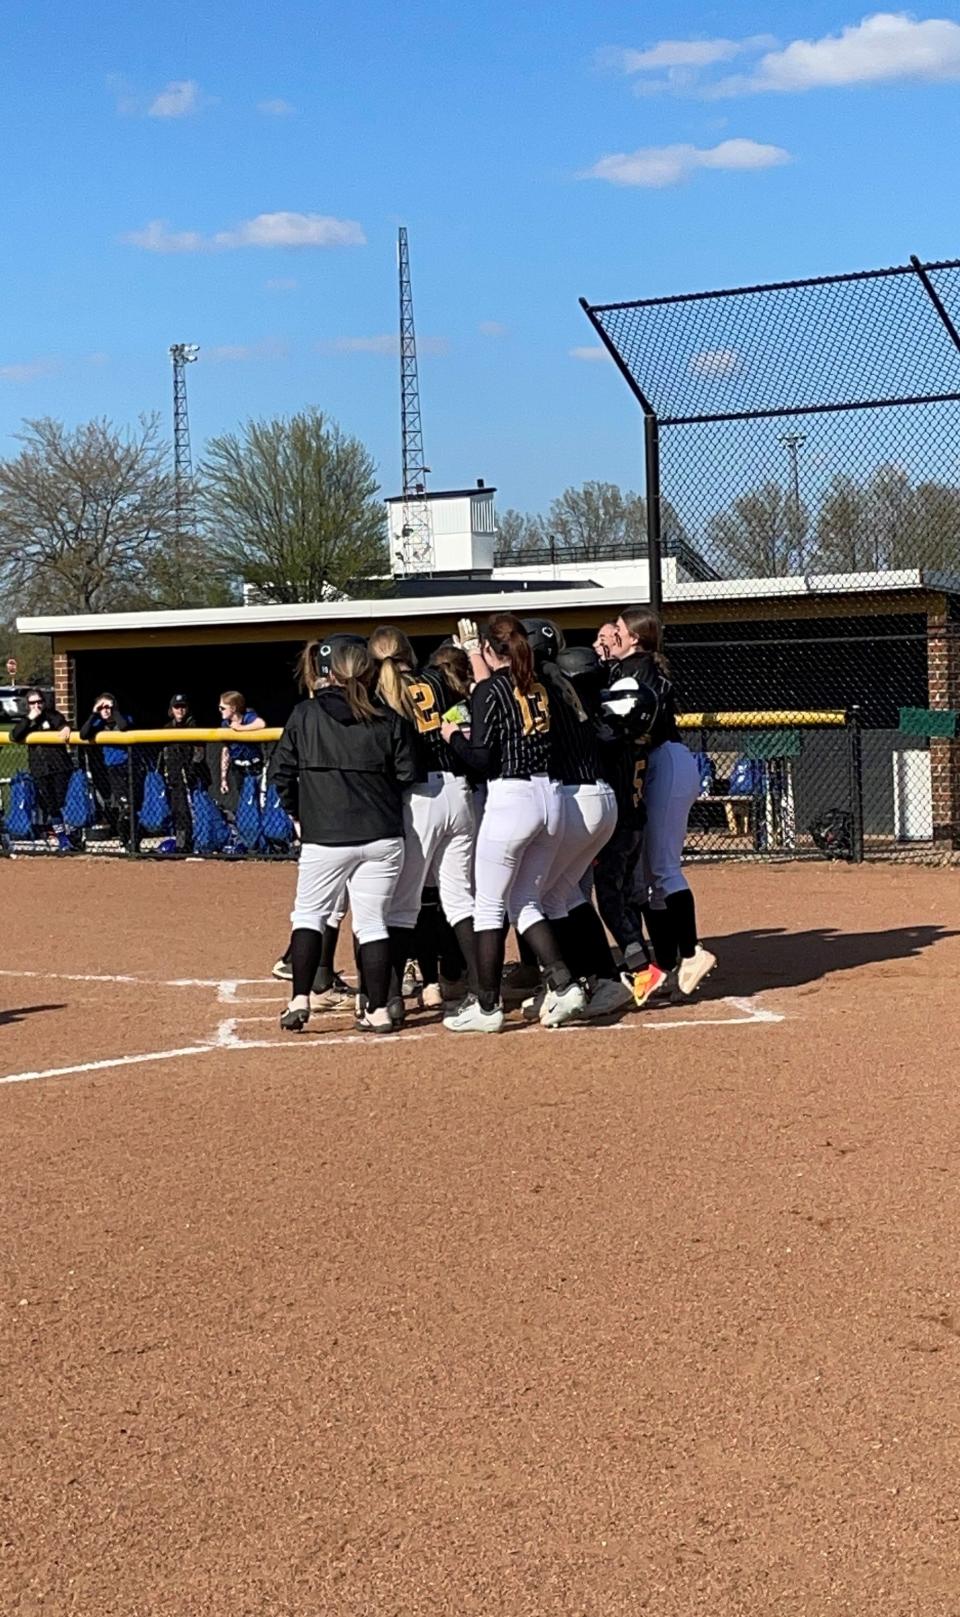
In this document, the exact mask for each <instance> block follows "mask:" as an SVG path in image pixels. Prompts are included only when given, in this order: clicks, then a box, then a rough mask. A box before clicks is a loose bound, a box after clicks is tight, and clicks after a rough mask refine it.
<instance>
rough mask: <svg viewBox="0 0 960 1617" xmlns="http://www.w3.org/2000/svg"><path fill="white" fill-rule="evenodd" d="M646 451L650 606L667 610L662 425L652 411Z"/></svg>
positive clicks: (645, 423)
mask: <svg viewBox="0 0 960 1617" xmlns="http://www.w3.org/2000/svg"><path fill="white" fill-rule="evenodd" d="M643 448H644V460H645V463H646V482H647V572H648V578H649V583H648V594H649V596H650V606H651V608H652V610H653V611H654V612H656V614H657V616H658V617H659V616H660V615H661V613H662V611H663V555H662V545H661V540H662V532H663V525H662V514H661V509H660V423H659V422H658V420H657V418H656V416H655V415H654V414H653V412H652V411H647V412H646V414H645V415H644V418H643Z"/></svg>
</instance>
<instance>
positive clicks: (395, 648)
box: [367, 623, 417, 724]
mask: <svg viewBox="0 0 960 1617" xmlns="http://www.w3.org/2000/svg"><path fill="white" fill-rule="evenodd" d="M367 644H368V647H369V650H370V656H371V657H372V658H373V660H374V663H375V664H376V665H377V666H378V669H379V671H378V673H377V695H378V696H379V697H380V699H381V700H382V701H384V702H386V704H387V706H388V707H392V708H393V711H394V713H399V715H400V717H401V718H402V719H409V720H410V723H411V724H415V723H416V720H417V710H416V706H415V705H414V701H413V697H412V696H411V695H410V692H409V691H408V690H407V685H406V680H405V679H404V674H407V675H409V674H412V673H413V672H414V670H415V668H416V666H417V660H416V658H415V656H414V654H413V647H412V646H411V644H410V642H409V640H408V639H407V637H406V635H405V634H404V632H403V630H402V629H397V628H395V627H394V625H393V624H392V623H382V624H381V625H380V627H379V629H374V631H373V634H372V635H371V636H370V639H369V641H368V642H367Z"/></svg>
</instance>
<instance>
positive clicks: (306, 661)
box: [295, 640, 320, 696]
mask: <svg viewBox="0 0 960 1617" xmlns="http://www.w3.org/2000/svg"><path fill="white" fill-rule="evenodd" d="M319 650H320V642H319V640H308V641H307V643H306V645H305V646H304V648H303V650H302V651H301V653H300V655H299V657H298V658H297V662H296V668H295V673H296V676H297V684H298V685H299V686H300V689H301V690H302V691H306V693H307V695H308V696H312V695H313V693H314V691H315V690H316V689H317V687H318V686H319V684H320V665H319V659H318V656H317V653H318V652H319Z"/></svg>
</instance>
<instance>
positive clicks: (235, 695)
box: [220, 691, 247, 718]
mask: <svg viewBox="0 0 960 1617" xmlns="http://www.w3.org/2000/svg"><path fill="white" fill-rule="evenodd" d="M220 700H221V702H227V703H229V705H230V706H231V707H232V708H233V710H234V712H235V713H237V714H239V716H240V718H243V715H244V714H245V713H246V711H247V699H246V697H245V696H244V695H243V693H242V692H241V691H223V692H221V695H220Z"/></svg>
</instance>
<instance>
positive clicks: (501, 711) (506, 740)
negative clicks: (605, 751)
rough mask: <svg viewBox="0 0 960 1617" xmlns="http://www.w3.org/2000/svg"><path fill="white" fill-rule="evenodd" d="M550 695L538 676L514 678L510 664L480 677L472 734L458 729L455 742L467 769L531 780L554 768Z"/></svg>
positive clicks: (488, 775)
mask: <svg viewBox="0 0 960 1617" xmlns="http://www.w3.org/2000/svg"><path fill="white" fill-rule="evenodd" d="M550 723H551V707H550V698H549V696H548V695H547V691H546V687H545V686H544V685H543V684H541V682H540V681H539V680H535V681H534V683H533V685H532V686H531V687H530V690H529V691H527V692H523V691H521V690H520V689H519V688H518V686H516V685H515V684H514V683H513V675H512V674H511V672H510V670H509V668H498V669H497V671H496V673H495V674H491V675H490V678H489V679H482V680H480V682H479V684H478V685H476V686H475V688H474V692H473V695H472V697H471V698H470V740H469V741H468V740H467V738H466V736H465V735H463V734H462V733H461V732H459V731H457V732H455V733H454V735H453V736H452V738H451V741H450V745H451V747H452V748H453V750H454V752H455V753H456V755H457V757H458V759H459V760H460V762H461V764H462V765H463V767H464V769H465V770H467V771H469V773H470V774H472V775H479V776H480V777H481V779H483V780H529V779H530V777H531V775H549V773H550Z"/></svg>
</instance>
